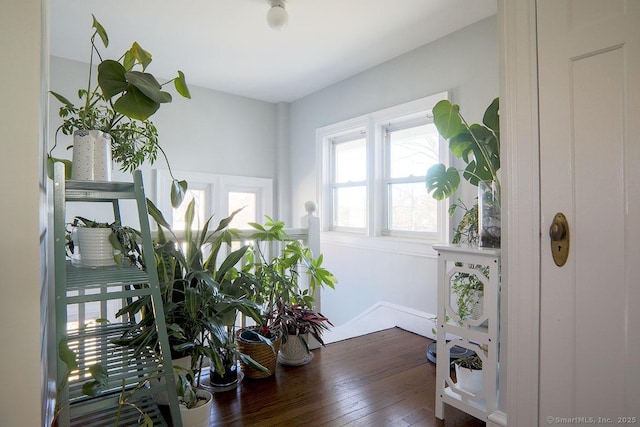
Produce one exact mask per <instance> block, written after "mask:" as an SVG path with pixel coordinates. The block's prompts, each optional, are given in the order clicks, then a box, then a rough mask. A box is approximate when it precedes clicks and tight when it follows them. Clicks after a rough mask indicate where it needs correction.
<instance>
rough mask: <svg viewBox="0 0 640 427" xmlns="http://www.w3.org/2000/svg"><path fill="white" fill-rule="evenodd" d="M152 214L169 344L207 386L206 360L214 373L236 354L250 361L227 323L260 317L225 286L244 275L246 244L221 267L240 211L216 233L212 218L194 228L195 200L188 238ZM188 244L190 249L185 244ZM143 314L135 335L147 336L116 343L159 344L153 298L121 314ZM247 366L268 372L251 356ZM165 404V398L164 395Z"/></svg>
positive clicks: (179, 361) (190, 209)
mask: <svg viewBox="0 0 640 427" xmlns="http://www.w3.org/2000/svg"><path fill="white" fill-rule="evenodd" d="M147 203H148V208H149V213H150V215H151V216H152V217H153V218H154V220H155V221H156V222H157V224H158V237H157V240H156V241H155V242H154V250H155V260H156V265H155V268H157V271H158V277H159V281H160V286H161V292H162V299H163V310H164V315H165V319H166V323H167V330H168V334H169V344H170V350H171V354H172V359H174V365H178V366H183V367H184V368H186V369H187V370H188V371H191V372H193V375H192V377H191V378H192V380H193V382H194V384H193V385H194V387H199V386H201V385H202V369H203V365H204V363H205V361H206V359H209V360H211V366H212V367H213V370H214V371H215V372H217V373H219V374H221V375H223V374H224V372H225V369H226V368H227V367H230V366H229V365H225V364H224V359H225V356H230V364H235V358H236V357H244V356H243V355H242V354H241V353H240V352H238V351H237V350H236V348H235V346H234V345H233V340H231V344H230V343H229V340H228V338H227V334H226V327H227V324H226V322H227V319H228V317H229V314H230V313H231V314H232V316H233V317H234V319H235V314H236V313H238V312H242V313H243V314H245V315H246V316H248V317H250V318H253V319H260V310H259V307H258V306H257V304H256V303H255V302H253V301H251V300H250V299H248V298H246V297H242V296H241V297H234V296H232V295H227V294H225V293H224V292H222V290H223V288H222V284H225V286H227V287H228V286H230V285H229V283H231V284H233V283H234V280H232V278H233V277H238V272H237V270H236V269H235V267H234V266H235V265H236V264H237V263H238V262H239V261H240V260H241V259H242V257H243V256H244V254H245V253H246V251H247V247H246V246H243V247H241V248H240V249H238V250H235V251H233V252H231V253H229V254H228V255H227V256H226V257H225V258H224V259H222V260H221V262H220V263H218V256H219V254H220V250H221V247H222V245H223V244H225V243H227V242H230V240H231V237H232V235H233V234H235V233H237V232H236V231H234V230H229V229H228V225H229V223H230V222H231V220H232V219H233V216H234V215H235V213H233V214H232V215H231V216H230V217H229V218H225V219H223V220H221V221H220V223H219V224H218V227H217V228H216V229H215V230H209V225H210V222H211V220H212V218H209V219H208V220H207V221H206V222H205V224H204V226H203V227H202V229H199V230H194V229H193V222H194V216H195V202H194V201H193V200H192V201H191V202H190V203H189V205H188V206H187V209H186V211H185V230H184V239H181V238H179V237H178V236H177V235H176V233H175V232H174V231H173V230H172V229H171V227H170V225H169V223H168V222H167V221H166V219H165V218H164V216H163V215H162V213H161V212H160V211H159V210H158V209H157V207H156V206H155V205H154V204H153V203H152V202H151V201H147ZM183 242H184V246H183ZM137 313H142V318H141V320H140V321H139V322H138V324H137V325H136V326H135V327H133V328H131V331H132V332H135V331H136V330H139V329H142V331H143V332H142V333H141V334H132V335H129V334H128V333H125V334H124V335H123V336H122V337H121V338H120V339H118V340H115V341H114V342H115V343H117V344H120V345H129V346H134V347H136V348H137V350H136V351H138V350H142V348H144V347H145V346H149V345H150V346H156V345H157V333H156V331H155V328H154V327H153V325H154V322H155V320H154V316H153V311H152V310H151V306H150V300H149V299H148V298H146V299H145V298H142V299H139V300H137V301H134V302H132V303H131V304H129V305H127V306H126V307H124V308H123V309H122V310H120V311H119V312H118V313H117V314H116V316H120V315H124V314H127V315H129V316H134V315H136V314H137ZM244 360H245V362H246V363H248V364H250V365H251V366H252V367H253V368H255V369H257V370H263V371H264V370H265V368H264V367H262V366H260V365H259V364H257V363H255V362H254V361H253V360H252V359H251V358H244ZM158 399H159V400H161V399H162V396H159V397H158Z"/></svg>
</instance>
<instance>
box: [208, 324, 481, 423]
mask: <svg viewBox="0 0 640 427" xmlns="http://www.w3.org/2000/svg"><path fill="white" fill-rule="evenodd" d="M430 342H431V341H430V340H428V339H426V338H424V337H421V336H419V335H416V334H413V333H410V332H407V331H404V330H402V329H398V328H393V329H388V330H385V331H381V332H376V333H373V334H369V335H365V336H362V337H357V338H352V339H349V340H345V341H341V342H337V343H332V344H329V345H328V346H327V347H325V348H322V349H319V350H314V355H315V357H314V360H313V361H312V362H311V363H309V364H308V365H305V366H301V367H290V366H282V365H278V367H277V368H276V373H275V375H273V376H272V377H270V378H267V379H260V380H245V381H243V382H242V383H241V384H240V386H239V387H238V388H237V389H236V390H233V391H229V392H225V393H217V394H216V395H215V397H214V408H213V421H212V423H211V427H217V426H225V427H226V426H265V427H268V426H287V427H288V426H302V425H304V426H332V427H333V426H385V427H386V426H399V427H403V426H425V427H434V426H438V427H443V426H446V427H462V426H465V427H479V426H484V425H485V423H484V422H481V421H480V420H477V419H475V418H473V417H470V416H468V415H467V414H464V413H462V412H460V411H458V410H456V409H455V408H451V407H449V406H447V407H446V410H445V421H440V420H438V419H436V418H435V415H434V413H435V365H433V364H432V363H430V362H428V361H427V359H426V357H425V350H426V346H427V345H428V344H429V343H430Z"/></svg>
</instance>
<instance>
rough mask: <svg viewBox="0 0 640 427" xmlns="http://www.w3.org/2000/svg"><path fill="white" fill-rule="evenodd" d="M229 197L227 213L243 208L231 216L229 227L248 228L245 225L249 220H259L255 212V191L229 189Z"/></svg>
mask: <svg viewBox="0 0 640 427" xmlns="http://www.w3.org/2000/svg"><path fill="white" fill-rule="evenodd" d="M228 198H229V215H230V214H231V212H233V211H235V210H237V209H240V208H243V209H242V210H241V211H240V212H238V213H237V214H236V216H235V217H233V221H231V225H230V226H231V227H234V228H249V226H248V225H247V224H248V223H250V222H260V221H258V218H256V216H257V215H258V214H257V199H258V196H257V194H256V193H248V192H240V191H230V192H229V194H228Z"/></svg>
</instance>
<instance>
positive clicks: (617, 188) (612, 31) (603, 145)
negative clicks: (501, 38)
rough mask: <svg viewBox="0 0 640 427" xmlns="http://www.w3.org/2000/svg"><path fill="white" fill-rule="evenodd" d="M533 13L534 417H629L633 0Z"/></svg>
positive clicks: (634, 183) (636, 243)
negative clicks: (558, 225) (536, 171)
mask: <svg viewBox="0 0 640 427" xmlns="http://www.w3.org/2000/svg"><path fill="white" fill-rule="evenodd" d="M537 13H538V17H537V18H538V23H537V28H538V43H539V44H538V55H539V56H538V60H539V84H540V93H539V101H540V155H541V157H540V167H541V171H540V175H541V178H540V179H541V181H540V188H541V201H540V203H541V227H542V230H541V231H542V237H541V238H542V241H541V247H542V253H541V257H542V259H541V281H542V283H541V289H540V297H541V301H540V304H541V317H540V321H541V324H540V388H539V391H540V395H539V397H540V413H539V415H540V418H539V419H540V425H555V424H561V423H562V424H567V425H587V424H613V425H621V424H640V1H638V0H628V1H624V0H538V1H537ZM557 212H562V213H564V214H565V215H566V217H567V219H568V222H569V228H570V230H569V231H570V253H569V258H568V261H567V263H566V265H564V266H563V267H558V266H556V265H555V263H554V262H553V260H552V256H551V247H550V239H549V234H548V233H549V227H550V225H551V222H552V220H553V218H554V215H555V214H556V213H557ZM624 417H636V418H635V419H633V418H632V419H628V418H624Z"/></svg>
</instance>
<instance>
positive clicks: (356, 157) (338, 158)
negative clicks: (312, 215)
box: [330, 132, 367, 230]
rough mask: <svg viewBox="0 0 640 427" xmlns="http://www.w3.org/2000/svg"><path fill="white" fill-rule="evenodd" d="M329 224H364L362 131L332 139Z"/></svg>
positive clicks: (364, 149) (362, 227) (365, 220)
mask: <svg viewBox="0 0 640 427" xmlns="http://www.w3.org/2000/svg"><path fill="white" fill-rule="evenodd" d="M330 150H331V165H332V170H331V198H332V204H333V206H334V209H333V217H332V221H331V225H332V228H334V229H336V228H352V229H362V230H364V229H365V227H366V226H367V145H366V139H365V137H364V136H363V135H362V133H361V132H357V133H355V134H352V135H346V136H343V137H340V138H332V140H331V148H330Z"/></svg>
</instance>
